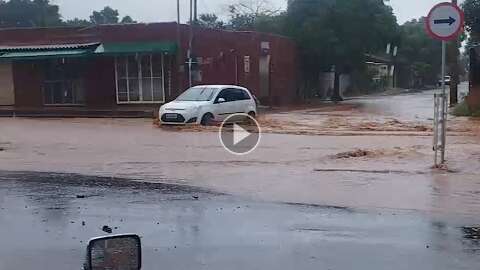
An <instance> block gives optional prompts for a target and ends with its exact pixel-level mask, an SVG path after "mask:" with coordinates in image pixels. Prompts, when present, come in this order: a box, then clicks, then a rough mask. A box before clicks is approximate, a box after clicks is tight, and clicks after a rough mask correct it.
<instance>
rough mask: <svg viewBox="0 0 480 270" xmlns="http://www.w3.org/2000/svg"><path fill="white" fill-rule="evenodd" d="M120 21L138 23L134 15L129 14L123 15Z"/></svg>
mask: <svg viewBox="0 0 480 270" xmlns="http://www.w3.org/2000/svg"><path fill="white" fill-rule="evenodd" d="M120 23H137V22H136V21H134V20H133V19H132V17H130V16H128V15H127V16H125V17H123V19H122V20H121V21H120Z"/></svg>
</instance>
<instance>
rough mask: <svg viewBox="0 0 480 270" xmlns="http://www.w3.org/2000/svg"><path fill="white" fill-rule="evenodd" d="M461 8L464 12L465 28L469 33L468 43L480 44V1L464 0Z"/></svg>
mask: <svg viewBox="0 0 480 270" xmlns="http://www.w3.org/2000/svg"><path fill="white" fill-rule="evenodd" d="M462 8H463V10H464V12H465V26H466V30H467V31H468V32H469V33H470V39H471V40H470V43H479V42H480V0H465V1H464V2H463V5H462Z"/></svg>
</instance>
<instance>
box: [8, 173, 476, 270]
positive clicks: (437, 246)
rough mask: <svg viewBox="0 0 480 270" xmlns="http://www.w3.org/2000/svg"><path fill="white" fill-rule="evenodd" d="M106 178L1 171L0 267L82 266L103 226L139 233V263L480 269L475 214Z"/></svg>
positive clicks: (185, 266) (173, 266) (162, 266)
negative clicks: (273, 198) (277, 198)
mask: <svg viewBox="0 0 480 270" xmlns="http://www.w3.org/2000/svg"><path fill="white" fill-rule="evenodd" d="M111 180H112V179H109V178H96V177H86V176H80V175H74V174H48V173H27V172H21V173H20V172H15V173H14V172H0V239H2V245H0V269H49V270H51V269H59V270H60V269H79V268H80V266H81V263H82V259H83V256H84V249H85V247H86V244H87V242H88V239H89V238H91V237H95V236H99V235H104V234H105V233H104V232H102V231H101V228H102V226H104V225H108V226H110V227H112V228H113V233H132V232H133V233H138V234H139V235H141V236H142V241H143V248H144V250H143V251H144V268H143V269H369V270H370V269H435V270H438V269H449V270H451V269H478V267H479V265H480V240H478V239H477V238H478V237H479V236H480V235H479V233H480V231H478V229H477V228H476V227H475V224H480V217H478V216H477V217H476V216H466V215H462V216H460V215H451V216H446V215H444V214H442V215H436V214H435V213H424V212H416V211H393V210H383V211H364V210H362V211H360V210H356V209H351V208H337V207H328V206H319V205H302V204H285V203H270V202H259V201H250V200H247V199H242V198H241V197H234V196H230V195H226V194H218V193H212V192H209V191H208V190H203V189H198V188H190V187H186V186H175V185H165V184H144V183H135V182H129V181H123V180H121V179H115V181H111ZM472 226H473V228H472Z"/></svg>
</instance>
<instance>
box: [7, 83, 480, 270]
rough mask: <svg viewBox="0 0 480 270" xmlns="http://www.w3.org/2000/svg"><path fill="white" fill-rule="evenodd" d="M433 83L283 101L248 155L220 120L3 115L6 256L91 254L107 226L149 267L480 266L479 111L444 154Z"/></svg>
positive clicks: (459, 121) (71, 259) (31, 261)
mask: <svg viewBox="0 0 480 270" xmlns="http://www.w3.org/2000/svg"><path fill="white" fill-rule="evenodd" d="M462 87H463V90H465V87H466V85H463V86H462ZM433 93H434V91H425V92H411V93H410V92H408V93H402V94H399V95H388V96H387V95H383V96H381V95H378V96H367V97H359V98H353V99H350V100H347V101H345V102H343V103H340V104H337V105H335V104H330V103H325V104H311V105H309V106H306V107H304V108H290V109H282V110H274V111H272V112H269V113H268V114H265V115H262V116H261V117H260V118H259V122H260V124H261V127H262V131H263V134H262V139H261V143H260V145H259V147H258V148H257V149H256V150H255V151H254V152H253V153H251V154H249V155H247V156H234V155H232V154H230V153H228V152H227V151H225V150H224V149H223V147H222V145H221V143H220V141H219V135H218V133H217V127H207V128H202V127H183V128H178V127H174V128H159V127H158V126H156V125H155V124H154V123H152V121H151V120H140V119H29V118H0V207H1V210H0V223H1V224H2V226H1V227H0V235H1V236H2V237H3V238H6V239H7V243H12V245H10V246H9V247H4V248H2V249H1V251H0V269H12V268H18V269H32V268H33V266H35V265H42V267H43V265H45V268H40V269H71V268H75V267H77V266H78V267H80V265H81V260H82V259H83V257H82V256H83V252H84V248H85V245H86V243H85V241H88V239H89V238H90V237H94V236H98V235H102V234H105V233H104V232H102V231H101V228H102V226H104V225H108V226H110V227H112V228H115V227H117V229H113V231H114V233H126V232H133V233H139V234H140V235H141V236H143V238H142V240H143V241H144V242H143V243H144V245H145V269H157V268H159V266H162V268H166V269H187V268H201V269H226V268H228V269H232V268H233V269H252V268H253V269H292V268H294V267H296V268H299V269H319V268H320V269H351V268H359V269H387V268H388V269H475V267H474V266H476V265H478V264H479V263H480V261H479V258H480V257H479V256H478V252H479V251H478V250H479V248H480V247H479V242H478V241H479V240H478V239H479V238H480V236H479V235H478V234H477V232H478V231H480V230H479V229H478V228H477V227H478V226H479V224H480V219H479V218H478V217H479V216H480V196H479V194H480V162H479V161H480V121H479V120H475V119H468V118H460V117H451V118H450V120H449V134H448V138H447V143H448V148H447V160H448V163H447V166H446V167H445V168H444V169H441V170H439V169H433V168H432V165H433V151H432V119H431V118H432V115H433ZM77 195H80V197H78V198H77ZM83 221H84V222H85V225H83V223H82V222H83ZM27 236H29V237H27ZM19 237H21V238H19ZM16 239H17V240H16ZM20 239H21V240H20ZM80 241H82V242H80ZM50 254H52V255H50ZM53 254H55V255H53ZM51 256H52V257H57V258H59V261H55V260H53V259H52V258H51ZM346 258H348V260H346ZM36 269H38V267H37V268H36Z"/></svg>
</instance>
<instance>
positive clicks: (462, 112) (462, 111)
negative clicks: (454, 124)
mask: <svg viewBox="0 0 480 270" xmlns="http://www.w3.org/2000/svg"><path fill="white" fill-rule="evenodd" d="M452 114H453V115H455V116H472V112H471V111H470V108H468V104H467V102H465V101H462V102H460V103H458V104H457V105H456V106H455V107H454V108H453V110H452Z"/></svg>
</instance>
